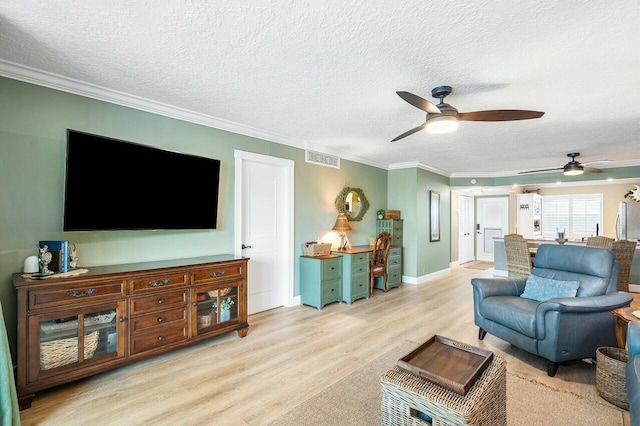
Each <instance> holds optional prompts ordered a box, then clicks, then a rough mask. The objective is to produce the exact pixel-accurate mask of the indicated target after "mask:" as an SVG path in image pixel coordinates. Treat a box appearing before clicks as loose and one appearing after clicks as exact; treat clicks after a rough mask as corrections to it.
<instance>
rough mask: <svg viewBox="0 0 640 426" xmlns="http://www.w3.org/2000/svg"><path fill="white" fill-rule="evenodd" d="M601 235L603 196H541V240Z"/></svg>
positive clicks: (573, 238)
mask: <svg viewBox="0 0 640 426" xmlns="http://www.w3.org/2000/svg"><path fill="white" fill-rule="evenodd" d="M596 228H598V231H599V232H598V233H599V234H600V235H601V234H602V194H573V195H547V196H543V197H542V237H543V238H545V239H556V238H557V237H558V232H559V231H560V232H562V231H564V232H565V238H568V239H572V240H575V239H580V238H583V237H585V238H586V237H589V236H591V235H596Z"/></svg>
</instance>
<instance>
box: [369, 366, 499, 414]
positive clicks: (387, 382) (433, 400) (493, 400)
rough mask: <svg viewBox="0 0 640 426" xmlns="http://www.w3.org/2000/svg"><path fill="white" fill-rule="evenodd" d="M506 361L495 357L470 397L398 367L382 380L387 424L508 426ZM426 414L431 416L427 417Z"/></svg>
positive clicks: (383, 408) (386, 374)
mask: <svg viewBox="0 0 640 426" xmlns="http://www.w3.org/2000/svg"><path fill="white" fill-rule="evenodd" d="M506 370H507V369H506V362H505V360H504V359H503V358H501V357H499V356H497V355H495V354H494V358H493V361H492V362H491V365H489V367H488V368H487V369H486V370H485V371H484V372H483V373H482V375H481V376H480V377H479V378H478V380H477V381H476V383H475V384H474V385H473V386H472V387H471V389H469V392H467V394H466V395H460V394H457V393H455V392H453V391H450V390H448V389H445V388H443V387H442V386H439V385H436V384H435V383H432V382H429V381H427V380H425V379H422V378H420V377H418V376H415V375H413V374H411V373H409V372H408V371H406V370H403V369H402V368H400V367H397V366H396V367H394V368H392V369H391V370H389V371H387V372H386V373H385V374H384V375H383V376H382V377H381V378H380V388H381V392H382V424H383V425H416V426H423V425H425V424H428V423H426V422H425V421H424V419H425V418H427V416H428V417H431V422H432V423H431V424H433V425H505V424H507V376H506ZM425 414H426V415H427V416H425Z"/></svg>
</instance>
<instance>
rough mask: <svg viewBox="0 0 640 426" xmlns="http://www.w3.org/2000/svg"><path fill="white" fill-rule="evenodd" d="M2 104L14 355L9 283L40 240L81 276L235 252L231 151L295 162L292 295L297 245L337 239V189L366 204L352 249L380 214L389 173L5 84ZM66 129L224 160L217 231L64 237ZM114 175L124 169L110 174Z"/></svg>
mask: <svg viewBox="0 0 640 426" xmlns="http://www.w3.org/2000/svg"><path fill="white" fill-rule="evenodd" d="M0 99H2V102H0V191H1V192H0V194H1V195H0V302H1V303H2V306H3V309H4V314H5V323H6V326H7V331H8V335H9V340H10V344H11V345H12V350H13V351H15V337H16V307H15V300H16V296H15V290H14V288H13V285H12V283H11V274H12V273H15V272H21V271H22V266H23V262H24V259H25V258H26V257H28V256H31V255H35V254H37V244H38V241H39V240H45V239H50V240H62V239H64V240H69V241H71V242H73V243H75V244H76V246H77V249H78V256H79V265H80V266H83V267H91V266H95V265H109V264H120V263H132V262H144V261H149V260H163V259H171V258H185V257H192V256H201V255H212V254H221V253H233V251H234V247H235V245H234V215H235V212H234V150H236V149H238V150H243V151H248V152H253V153H258V154H265V155H271V156H274V157H280V158H285V159H290V160H294V162H295V168H294V174H295V189H294V200H295V201H294V203H295V204H294V208H295V214H294V220H295V228H294V233H295V235H294V242H295V255H296V262H295V265H296V271H295V274H294V276H295V280H296V283H295V285H296V294H299V282H298V280H299V277H298V275H299V274H298V264H299V262H298V261H297V256H299V255H301V254H302V250H301V248H300V247H301V244H302V243H303V242H305V241H309V240H313V239H315V238H316V237H317V236H318V235H324V236H327V237H331V236H332V235H333V236H335V231H334V232H333V233H332V231H331V228H332V227H333V224H334V223H335V220H336V216H337V211H336V209H335V206H334V202H335V198H336V196H337V195H338V193H339V192H340V191H341V190H342V188H343V187H344V186H351V187H359V188H362V189H363V191H364V193H365V195H366V197H367V198H368V200H369V202H370V204H371V207H370V210H369V212H368V213H367V214H366V215H365V217H364V219H363V220H362V221H361V222H352V228H353V231H352V232H349V238H350V240H351V242H352V243H353V244H367V243H368V237H369V236H372V235H373V234H374V233H375V211H376V210H377V209H379V208H386V205H387V171H386V170H383V169H379V168H376V167H371V166H367V165H363V164H360V163H355V162H352V161H347V160H342V161H341V168H340V169H333V168H327V167H322V166H318V165H314V164H310V163H306V162H305V161H304V150H301V149H298V148H293V147H290V146H286V145H281V144H277V143H272V142H267V141H264V140H260V139H257V138H252V137H248V136H242V135H238V134H234V133H230V132H226V131H222V130H219V129H214V128H211V127H206V126H202V125H197V124H192V123H188V122H184V121H180V120H176V119H172V118H167V117H163V116H159V115H155V114H151V113H147V112H143V111H139V110H135V109H131V108H127V107H123V106H119V105H114V104H110V103H107V102H102V101H98V100H94V99H89V98H85V97H82V96H77V95H73V94H69V93H66V92H61V91H57V90H53V89H48V88H44V87H40V86H36V85H32V84H28V83H24V82H19V81H16V80H11V79H6V78H0ZM67 128H71V129H75V130H80V131H85V132H89V133H95V134H99V135H104V136H109V137H113V138H118V139H123V140H128V141H132V142H138V143H142V144H146V145H151V146H156V147H160V148H167V149H172V150H175V151H179V152H184V153H188V154H196V155H200V156H204V157H210V158H217V159H219V160H221V171H220V182H221V185H220V199H219V215H218V229H216V230H207V231H157V232H145V231H113V232H69V233H63V232H62V208H63V197H64V168H65V149H66V129H67ZM141 166H142V167H144V166H145V165H144V164H142V165H141ZM114 172H115V173H126V170H118V169H117V166H115V167H114ZM182 208H187V207H186V206H184V207H182ZM14 356H15V353H14Z"/></svg>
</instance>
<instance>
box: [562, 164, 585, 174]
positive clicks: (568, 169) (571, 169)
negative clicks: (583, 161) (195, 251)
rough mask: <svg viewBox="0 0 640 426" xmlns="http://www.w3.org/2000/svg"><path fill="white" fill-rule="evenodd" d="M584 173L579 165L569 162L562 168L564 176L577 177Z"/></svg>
mask: <svg viewBox="0 0 640 426" xmlns="http://www.w3.org/2000/svg"><path fill="white" fill-rule="evenodd" d="M583 173H584V167H582V165H580V164H576V163H573V162H569V163H567V164H566V165H565V166H564V175H565V176H579V175H581V174H583Z"/></svg>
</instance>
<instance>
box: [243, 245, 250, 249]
mask: <svg viewBox="0 0 640 426" xmlns="http://www.w3.org/2000/svg"><path fill="white" fill-rule="evenodd" d="M248 248H251V246H245V245H244V244H243V245H242V250H244V249H248Z"/></svg>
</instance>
